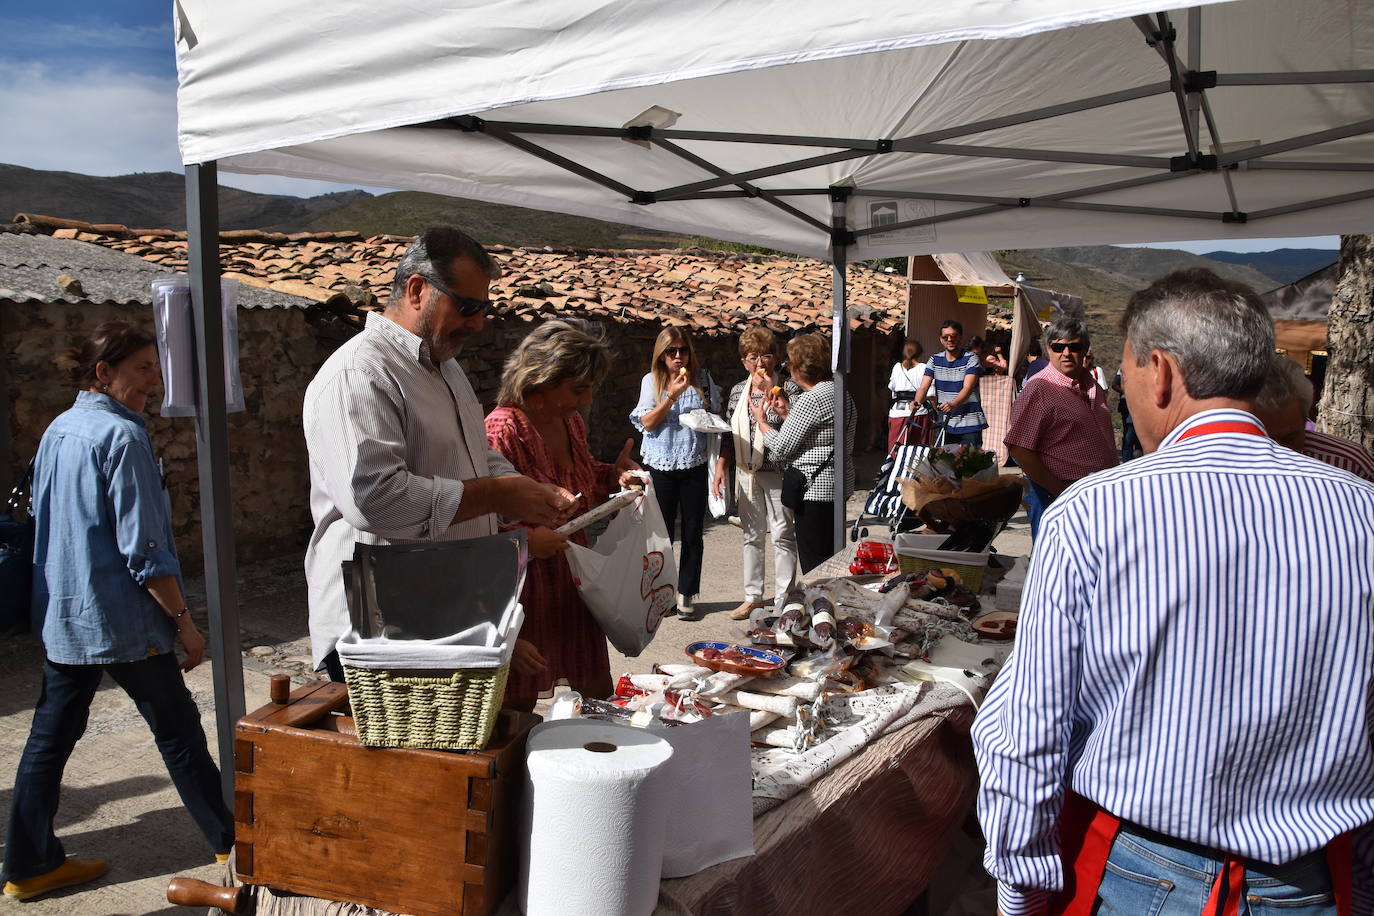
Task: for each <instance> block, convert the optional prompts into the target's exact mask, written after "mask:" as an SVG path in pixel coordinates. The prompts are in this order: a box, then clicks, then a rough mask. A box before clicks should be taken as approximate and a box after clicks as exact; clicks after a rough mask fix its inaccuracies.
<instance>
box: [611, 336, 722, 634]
mask: <svg viewBox="0 0 1374 916" xmlns="http://www.w3.org/2000/svg"><path fill="white" fill-rule="evenodd" d="M699 374H701V373H700V366H699V364H698V363H697V355H696V351H695V350H693V349H692V341H691V338H689V337H688V336H687V335H686V334H685V333H683V332H682V331H681V330H680V329H678V328H664V329H663V330H662V331H661V332H660V333H659V335H658V339H657V340H655V341H654V352H653V356H652V358H651V360H650V363H649V372H648V374H647V375H645V376H644V378H642V379H640V382H639V403H637V404H636V405H635V409H634V410H633V411H631V413H630V422H631V423H633V424H634V425H635V428H636V429H638V430H639V431H640V432H642V433H643V434H644V441H643V442H642V443H641V444H640V447H639V450H640V454H641V456H642V457H643V459H644V463H645V464H646V465H647V466H648V468H649V476H650V478H651V479H652V480H653V482H654V494H655V495H656V496H657V497H658V506H659V508H660V509H661V510H662V511H663V521H664V524H665V525H667V528H668V536H669V537H670V538H671V537H672V536H673V528H674V523H675V522H676V520H677V519H678V518H679V517H680V518H681V519H682V538H681V544H682V547H681V549H680V550H679V551H678V568H677V591H678V595H677V600H678V615H679V616H680V617H681V618H682V619H683V620H696V619H697V616H696V612H695V609H694V607H693V602H694V601H695V600H696V594H697V591H698V590H699V589H700V587H701V555H702V550H703V535H704V532H705V529H706V436H705V435H703V434H702V433H699V432H697V431H696V430H693V429H689V428H688V427H686V426H683V425H682V422H681V419H682V415H683V414H685V413H688V412H689V411H693V410H698V409H701V408H705V407H707V402H706V397H705V396H704V395H703V394H702V389H701V388H700V387H698V382H699V379H698V375H699Z"/></svg>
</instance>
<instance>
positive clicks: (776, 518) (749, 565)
mask: <svg viewBox="0 0 1374 916" xmlns="http://www.w3.org/2000/svg"><path fill="white" fill-rule="evenodd" d="M739 357H740V362H741V363H743V365H744V371H745V378H744V380H743V381H741V382H739V383H738V384H736V385H735V387H734V388H731V389H730V401H729V404H728V406H727V407H726V409H725V413H726V419H728V420H729V421H730V430H731V435H729V436H726V437H725V442H724V443H723V445H722V448H721V452H720V459H719V460H718V461H717V462H716V469H715V476H714V478H713V479H712V481H711V489H712V491H713V492H714V493H715V494H716V495H717V496H718V497H719V496H721V495H723V494H724V492H725V487H726V485H727V484H728V482H729V479H730V477H729V467H730V461H731V460H732V459H733V460H734V462H735V492H736V494H737V495H738V497H739V520H740V527H741V528H743V529H744V566H743V572H744V601H742V602H741V603H740V605H739V607H737V608H735V609H734V610H733V611H731V612H730V618H731V619H732V620H744V619H745V618H746V617H748V616H749V613H750V612H751V611H753V610H754V609H755V608H760V607H763V604H764V602H763V575H764V565H763V535H764V529H765V528H768V529H771V531H772V535H773V573H774V584H775V586H776V595H777V596H779V597H782V596H785V595H786V594H787V592H788V590H789V589H791V587H792V585H793V584H794V583H795V581H796V578H797V532H796V529H795V527H794V522H793V518H792V510H791V509H788V508H787V507H786V506H784V505H783V504H782V473H783V470H784V468H785V465H783V464H780V463H778V461H777V460H776V459H774V458H773V457H772V456H771V455H769V454H768V453H767V449H765V448H764V444H763V431H762V430H760V429H759V426H758V424H757V423H755V422H754V417H753V414H752V413H751V408H752V407H753V406H754V405H755V404H760V403H762V402H763V401H764V400H766V399H768V398H769V397H770V396H771V395H772V394H773V390H774V389H775V388H776V389H778V393H779V394H781V393H783V392H784V391H785V392H786V393H787V395H788V396H789V397H792V396H795V395H798V394H800V393H801V388H799V387H797V384H796V383H795V382H793V381H791V380H790V379H789V380H787V381H786V382H785V383H784V382H783V380H782V376H781V374H780V373H779V371H778V343H777V340H776V338H774V337H773V332H772V331H770V330H768V329H767V328H765V327H763V326H761V325H757V326H755V327H752V328H749V329H748V330H746V331H745V332H744V333H743V334H741V335H740V338H739ZM767 416H768V420H769V422H771V423H773V424H774V425H777V424H781V423H782V418H781V417H780V416H778V414H777V413H776V412H772V413H769V414H767Z"/></svg>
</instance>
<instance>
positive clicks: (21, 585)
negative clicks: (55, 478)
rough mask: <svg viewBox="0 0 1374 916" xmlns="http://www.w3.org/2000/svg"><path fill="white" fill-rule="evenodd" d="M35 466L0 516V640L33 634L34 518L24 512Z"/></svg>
mask: <svg viewBox="0 0 1374 916" xmlns="http://www.w3.org/2000/svg"><path fill="white" fill-rule="evenodd" d="M32 479H33V462H32V461H30V462H29V466H28V468H27V469H26V470H25V471H24V476H23V478H21V479H20V481H19V485H18V486H16V487H15V488H14V492H12V493H11V494H10V498H9V501H8V502H6V503H5V512H4V514H3V515H0V636H10V635H12V634H14V633H27V632H28V631H29V604H30V602H31V600H32V598H33V516H32V515H30V514H29V513H28V512H27V511H25V510H24V509H23V504H24V501H25V497H26V495H27V493H28V489H29V482H30V481H31V480H32Z"/></svg>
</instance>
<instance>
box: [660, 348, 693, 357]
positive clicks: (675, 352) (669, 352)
mask: <svg viewBox="0 0 1374 916" xmlns="http://www.w3.org/2000/svg"><path fill="white" fill-rule="evenodd" d="M663 355H664V356H686V355H687V348H686V347H664V348H663Z"/></svg>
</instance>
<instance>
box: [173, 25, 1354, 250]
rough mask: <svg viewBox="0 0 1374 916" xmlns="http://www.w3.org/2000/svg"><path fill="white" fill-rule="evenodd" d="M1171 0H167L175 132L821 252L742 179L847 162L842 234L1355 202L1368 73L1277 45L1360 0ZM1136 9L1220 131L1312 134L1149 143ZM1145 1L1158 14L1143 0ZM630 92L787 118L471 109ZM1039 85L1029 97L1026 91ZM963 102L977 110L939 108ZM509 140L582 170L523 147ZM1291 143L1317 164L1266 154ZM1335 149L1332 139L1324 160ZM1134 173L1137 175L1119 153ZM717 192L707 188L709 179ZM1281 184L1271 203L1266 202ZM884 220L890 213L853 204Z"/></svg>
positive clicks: (1190, 233)
mask: <svg viewBox="0 0 1374 916" xmlns="http://www.w3.org/2000/svg"><path fill="white" fill-rule="evenodd" d="M1183 6H1184V3H1180V2H1170V0H1155V2H1152V3H1146V2H1140V0H1131V2H1128V0H1117V2H1110V0H1095V2H1094V0H982V2H979V3H947V4H913V3H892V4H885V5H882V6H877V5H863V6H858V7H856V6H853V5H845V4H838V3H834V2H833V0H767V2H765V0H754V2H744V0H737V2H733V3H721V2H719V0H675V2H673V3H643V2H640V3H635V2H630V0H618V2H612V0H557V2H553V0H518V2H509V0H507V2H495V3H492V2H482V3H475V2H474V3H465V4H427V3H415V2H390V3H375V2H358V0H334V2H331V3H323V4H321V3H312V4H308V5H307V4H304V3H300V2H283V0H271V2H268V0H236V2H234V3H219V2H213V0H177V20H178V40H177V55H178V57H177V61H178V74H179V82H180V90H179V94H178V104H179V113H180V129H179V132H180V142H181V149H182V157H183V160H184V161H185V162H188V163H194V162H208V161H211V160H218V161H219V162H220V166H221V167H222V168H224V169H227V170H230V171H239V172H268V173H273V174H281V175H293V176H299V177H304V178H321V179H331V180H335V181H345V182H354V183H358V184H364V185H378V186H388V187H398V188H411V189H416V190H425V191H435V192H440V193H445V194H451V195H455V196H460V197H469V198H477V199H482V200H489V201H495V202H499V203H507V204H517V205H520V206H526V207H533V208H538V209H546V210H554V211H561V212H566V213H575V214H579V215H583V216H590V217H596V218H601V219H607V220H615V221H620V222H627V223H634V224H638V225H644V226H650V227H656V228H661V229H668V230H675V231H679V232H685V233H692V234H701V235H706V236H711V237H716V238H725V239H734V240H739V241H744V242H750V243H754V244H759V245H765V246H768V247H772V248H778V249H784V250H789V251H796V252H800V253H805V254H810V255H816V256H820V257H825V256H826V255H827V252H828V249H829V245H830V237H829V234H828V232H827V231H826V229H825V227H828V226H829V225H830V218H831V203H830V201H829V199H828V198H827V197H826V196H824V195H823V194H815V193H813V194H811V195H799V196H793V195H788V196H784V197H781V198H778V199H779V200H781V201H782V202H784V203H785V204H786V205H787V206H789V207H792V208H795V210H796V211H799V212H800V213H802V214H804V215H805V216H807V217H810V218H811V219H812V220H813V222H807V221H803V220H802V219H799V218H797V216H796V215H795V213H789V212H787V211H785V210H784V209H782V208H779V207H776V206H774V205H772V204H770V203H769V202H768V201H767V200H764V199H759V198H758V197H751V196H745V195H746V193H748V194H753V193H754V189H758V190H762V191H764V192H766V193H768V192H776V191H785V190H789V189H802V190H810V191H823V190H824V189H826V188H829V187H831V186H847V187H851V188H854V189H855V191H854V193H853V195H852V196H851V197H849V199H848V201H847V202H846V203H845V205H844V212H845V217H846V222H847V225H848V227H849V228H851V229H853V230H856V231H858V233H859V237H858V238H857V239H856V240H855V244H852V245H850V246H849V250H848V256H849V258H850V259H851V260H852V259H861V258H870V257H882V256H890V255H904V254H920V253H933V252H943V251H960V250H969V251H976V250H986V249H990V248H1009V247H1034V248H1043V247H1051V246H1055V245H1066V244H1080V243H1086V242H1093V243H1097V244H1103V243H1110V242H1123V241H1151V240H1168V239H1175V240H1177V239H1185V238H1207V239H1222V238H1227V237H1237V238H1241V237H1255V236H1301V235H1317V234H1332V233H1338V232H1356V231H1368V230H1369V228H1370V225H1371V223H1374V204H1371V199H1370V197H1369V196H1363V197H1361V196H1359V195H1360V194H1361V193H1362V192H1367V191H1369V190H1370V189H1371V188H1374V174H1371V173H1370V172H1369V171H1361V170H1360V169H1359V168H1358V166H1360V165H1363V166H1364V167H1366V168H1367V167H1368V165H1369V164H1370V163H1371V162H1374V138H1371V135H1370V134H1368V133H1363V132H1362V131H1368V130H1370V129H1374V89H1371V83H1370V82H1369V79H1370V77H1369V74H1368V73H1364V74H1363V75H1360V74H1356V76H1355V79H1354V80H1353V81H1351V80H1350V79H1349V77H1348V74H1347V77H1346V81H1337V80H1332V79H1329V78H1328V79H1321V80H1319V81H1316V82H1299V83H1297V84H1282V83H1283V76H1282V75H1284V74H1291V73H1294V72H1307V71H1337V70H1340V71H1353V70H1360V69H1363V70H1366V71H1369V70H1374V4H1369V3H1354V2H1349V0H1304V2H1302V3H1295V2H1292V0H1235V2H1222V3H1210V4H1208V5H1206V6H1204V7H1202V8H1201V9H1199V10H1197V11H1196V12H1195V13H1194V12H1190V11H1187V10H1184V9H1181V8H1182V7H1183ZM1161 11H1164V12H1167V13H1168V17H1167V18H1168V24H1169V25H1170V26H1172V27H1173V28H1174V29H1175V30H1176V38H1177V40H1176V41H1175V42H1174V43H1173V44H1172V45H1169V46H1168V50H1169V51H1170V52H1171V56H1172V57H1173V59H1175V60H1179V61H1182V64H1183V66H1184V68H1185V69H1186V68H1187V64H1188V61H1189V59H1190V56H1191V55H1192V53H1193V50H1192V46H1193V45H1194V44H1195V45H1196V49H1197V54H1198V57H1197V64H1198V68H1197V69H1199V70H1202V71H1217V72H1218V73H1219V74H1220V75H1221V80H1220V82H1221V84H1220V85H1218V86H1216V87H1215V88H1207V89H1206V90H1205V92H1204V93H1202V95H1205V97H1206V100H1207V103H1208V106H1209V107H1210V110H1211V111H1210V113H1211V120H1212V121H1213V122H1214V123H1215V126H1216V130H1217V136H1219V137H1220V138H1221V139H1222V141H1223V146H1222V148H1221V150H1220V151H1221V152H1222V153H1223V154H1227V153H1231V154H1235V153H1236V152H1237V151H1241V152H1242V153H1243V151H1244V150H1245V149H1247V148H1253V147H1254V146H1255V145H1256V144H1274V143H1279V142H1282V141H1289V140H1292V139H1293V138H1298V137H1303V136H1305V135H1309V134H1314V133H1316V132H1320V131H1330V132H1331V133H1330V134H1326V135H1323V137H1324V138H1325V139H1326V142H1323V143H1321V144H1320V145H1310V143H1302V142H1300V143H1299V144H1297V145H1296V147H1294V148H1291V149H1280V148H1277V147H1270V146H1266V147H1264V149H1263V150H1262V152H1263V153H1264V155H1263V158H1262V159H1261V160H1259V161H1258V162H1256V163H1250V162H1248V161H1247V162H1239V163H1230V164H1237V165H1238V167H1237V168H1235V169H1229V170H1228V169H1225V168H1223V169H1222V170H1220V171H1201V172H1191V173H1190V172H1179V173H1173V172H1170V171H1169V168H1168V161H1169V159H1170V158H1172V157H1179V156H1183V155H1184V154H1186V153H1187V152H1188V149H1187V144H1186V141H1185V132H1184V126H1183V125H1184V123H1185V121H1188V120H1191V118H1192V115H1189V116H1187V117H1186V118H1185V117H1184V116H1181V114H1180V104H1179V101H1178V100H1177V99H1176V97H1175V96H1174V95H1173V94H1172V93H1171V92H1169V91H1168V85H1169V80H1170V71H1169V67H1168V66H1167V65H1166V62H1165V60H1164V57H1163V56H1161V54H1160V53H1158V51H1157V50H1156V48H1155V47H1151V46H1150V45H1149V44H1147V42H1146V39H1145V35H1144V34H1143V33H1142V31H1141V29H1140V28H1139V27H1138V25H1137V23H1136V22H1134V21H1132V20H1131V19H1130V18H1124V17H1130V16H1133V15H1137V14H1156V13H1159V12H1161ZM1148 23H1149V24H1152V25H1151V27H1152V28H1153V27H1154V25H1153V24H1158V23H1159V20H1158V19H1157V18H1155V17H1154V16H1153V15H1151V16H1150V18H1149V20H1148ZM1194 39H1196V41H1195V42H1194ZM1160 46H1161V47H1163V45H1160ZM1243 74H1278V75H1279V76H1266V77H1264V78H1262V79H1259V80H1256V79H1253V78H1244V77H1240V76H1238V75H1243ZM1276 82H1277V83H1279V84H1276ZM1289 82H1290V83H1291V82H1292V81H1291V80H1290V81H1289ZM1238 83H1240V84H1238ZM1256 83H1259V84H1256ZM1111 93H1121V95H1120V96H1117V97H1115V98H1117V99H1119V100H1118V101H1115V102H1114V103H1113V104H1109V105H1105V106H1103V107H1090V108H1086V109H1084V110H1075V111H1068V110H1067V109H1076V108H1078V107H1079V106H1078V105H1076V104H1074V103H1078V102H1081V101H1083V100H1088V99H1093V98H1097V99H1098V100H1099V101H1101V98H1100V97H1102V96H1105V95H1107V94H1111ZM1198 97H1199V94H1198V93H1192V94H1189V95H1188V99H1189V100H1191V101H1192V102H1196V101H1197V100H1198ZM655 106H658V107H659V108H661V109H666V110H667V111H668V112H675V113H677V115H678V117H677V118H676V121H675V122H674V123H672V124H669V125H666V126H668V127H669V128H670V130H672V131H678V132H681V131H693V132H703V131H707V132H730V133H748V134H754V135H758V134H768V135H785V136H786V137H787V138H788V139H789V141H790V142H789V143H788V144H787V145H775V144H773V143H763V142H752V140H756V139H758V138H757V137H754V138H751V142H741V141H740V138H736V139H732V140H731V141H730V142H721V141H715V140H705V139H701V138H700V137H699V136H698V137H696V138H690V137H687V136H685V135H683V134H681V133H675V134H672V133H670V134H668V135H664V134H662V133H659V134H656V135H655V139H656V140H657V139H661V138H662V137H664V136H667V137H669V138H670V139H671V142H672V143H673V144H676V146H677V147H678V148H679V149H681V150H682V151H683V152H685V153H686V154H687V155H686V156H685V157H684V156H680V155H677V154H676V153H675V152H674V150H673V149H671V148H668V147H665V146H663V145H661V144H658V143H655V144H650V143H644V142H628V141H627V140H625V139H623V138H621V137H619V136H588V135H579V136H570V135H566V134H562V135H554V134H550V133H547V132H533V133H531V132H522V130H521V129H519V128H516V129H515V133H514V137H515V139H514V141H513V142H514V143H515V144H519V143H524V144H525V146H524V147H523V148H521V147H518V146H517V145H513V144H512V142H505V141H503V140H502V139H501V136H500V135H501V132H502V128H500V127H499V125H501V124H506V123H509V122H523V123H526V124H529V123H534V124H543V125H578V126H586V127H591V128H602V129H605V128H610V129H620V128H622V127H624V126H626V125H627V124H629V123H630V122H632V121H635V119H636V118H637V116H639V115H640V114H641V113H643V112H646V111H648V110H650V109H652V108H654V107H655ZM1054 106H1061V107H1059V108H1053V107H1054ZM1044 109H1053V110H1052V112H1050V114H1052V116H1047V117H1043V118H1039V119H1032V120H1027V119H1026V116H1027V114H1028V113H1032V112H1041V113H1045V112H1044V111H1043V110H1044ZM456 115H480V117H481V118H482V119H483V120H484V121H485V122H486V127H487V129H486V130H477V131H471V132H465V131H463V130H459V129H456V128H454V127H452V126H444V127H420V126H407V125H423V124H426V123H430V122H435V121H438V120H439V119H443V118H448V117H452V116H456ZM989 119H1003V121H1002V122H1001V123H1000V124H997V123H994V124H987V123H985V122H987V121H988V120H989ZM1198 119H1199V121H1200V122H1201V123H1202V128H1201V130H1200V131H1199V133H1200V135H1201V140H1200V143H1199V152H1200V153H1201V154H1203V155H1208V154H1212V153H1215V152H1217V150H1216V149H1214V148H1213V147H1212V145H1211V138H1210V136H1209V134H1208V131H1207V126H1206V123H1207V121H1208V120H1209V119H1208V118H1207V117H1206V113H1199V114H1198ZM650 120H652V119H650ZM670 120H671V119H670ZM1366 122H1370V123H1366ZM636 123H639V122H636ZM658 123H660V124H662V123H663V122H661V121H660V122H658ZM974 124H977V125H980V126H979V128H978V129H976V130H972V131H970V130H969V129H967V128H968V126H969V125H974ZM466 126H469V127H472V126H478V127H481V126H483V125H480V124H478V125H474V124H473V123H471V122H467V124H466ZM493 128H495V129H493ZM961 128H962V129H961ZM941 132H943V133H941ZM801 138H820V139H810V140H807V139H801ZM904 138H905V140H906V143H905V144H903V143H902V142H901V141H902V140H903V139H904ZM880 140H882V141H886V140H897V141H898V144H897V149H896V150H895V151H893V152H888V153H878V152H875V151H874V150H875V149H876V146H875V144H876V141H880ZM528 144H535V145H537V146H538V147H540V148H542V149H543V150H546V151H549V152H550V153H552V154H554V155H555V156H561V157H564V158H565V160H566V161H567V162H572V163H577V164H580V165H581V166H583V167H585V168H588V169H592V170H594V171H595V172H596V173H598V174H599V175H601V176H605V178H606V179H608V181H609V183H610V185H611V186H607V184H605V183H598V182H597V181H595V180H591V179H589V177H587V176H586V175H585V174H583V175H579V174H574V173H573V172H572V171H569V170H568V169H567V168H564V167H562V166H560V165H559V164H555V163H553V162H550V161H546V158H540V157H539V156H536V155H532V154H531V152H530V150H529V146H528ZM1289 145H1290V146H1291V144H1289ZM1028 151H1029V152H1028ZM839 154H848V155H849V156H850V158H844V159H837V158H836V157H837V155H839ZM825 156H830V157H831V159H832V160H835V161H821V162H817V163H814V164H812V165H810V166H809V167H807V168H803V169H800V170H796V171H789V172H786V173H782V174H776V175H759V176H756V177H754V178H752V180H751V183H750V185H749V189H748V190H747V191H742V190H741V189H740V187H739V185H737V184H736V183H734V182H731V181H724V182H723V183H720V184H719V185H717V186H714V187H711V188H704V189H699V190H700V191H703V192H704V193H705V194H706V195H707V196H706V197H704V198H698V199H690V200H683V199H677V200H666V199H657V202H655V203H651V204H643V203H640V204H637V203H632V202H630V197H631V193H633V192H660V193H661V192H663V191H665V190H666V189H670V188H677V187H679V186H682V185H687V184H692V183H695V182H700V181H703V180H710V179H713V178H715V177H716V175H715V174H714V173H713V172H712V171H711V168H712V167H713V168H715V169H719V170H725V171H727V172H729V173H731V174H735V175H738V174H739V173H742V172H748V171H752V170H758V169H765V168H768V167H771V166H775V165H777V164H779V163H784V162H788V161H792V160H801V159H805V158H808V157H825ZM692 157H698V158H696V159H695V160H694V159H693V158H692ZM1224 159H1225V157H1224V155H1223V160H1224ZM1305 163H1315V165H1316V166H1317V167H1315V168H1296V169H1295V168H1291V167H1282V168H1281V167H1280V166H1293V165H1294V164H1297V165H1299V166H1301V165H1302V164H1305ZM1345 163H1354V164H1356V167H1355V168H1350V169H1339V168H1336V169H1333V168H1332V166H1337V165H1340V164H1345ZM708 164H709V165H708ZM1227 164H1228V163H1227V162H1226V161H1223V162H1222V163H1221V165H1223V166H1225V165H1227ZM1257 166H1258V167H1257ZM1264 166H1267V167H1264ZM1227 178H1229V180H1230V184H1231V188H1230V189H1229V190H1228V187H1227ZM1149 179H1159V180H1156V181H1153V182H1152V183H1146V184H1140V183H1139V182H1141V181H1143V180H1149ZM1122 182H1124V183H1126V186H1122V187H1119V188H1117V189H1114V190H1099V191H1096V192H1094V193H1090V194H1083V193H1082V191H1083V190H1084V189H1087V188H1101V187H1102V186H1104V185H1108V184H1113V183H1122ZM1075 192H1078V193H1075ZM688 193H690V192H688ZM728 193H733V194H734V195H736V196H721V195H722V194H728ZM1231 193H1234V197H1235V204H1234V205H1233V204H1232V203H1231V197H1230V195H1231ZM1351 195H1353V196H1354V199H1352V198H1351ZM1342 196H1345V197H1346V199H1344V200H1343V201H1342V200H1338V201H1336V202H1331V203H1327V204H1325V205H1321V206H1317V207H1315V208H1310V204H1311V202H1313V201H1317V200H1321V199H1326V198H1340V197H1342ZM1057 198H1058V199H1057ZM641 199H646V198H641ZM1103 205H1105V206H1106V209H1103ZM1118 207H1125V208H1128V209H1126V210H1120V209H1115V208H1118ZM1288 207H1297V208H1298V209H1295V210H1293V211H1292V212H1284V211H1283V208H1288ZM1304 207H1307V208H1305V209H1304ZM1232 210H1235V211H1237V212H1241V213H1244V214H1246V215H1247V218H1248V221H1245V222H1227V223H1223V222H1222V221H1221V219H1220V214H1221V213H1223V212H1228V211H1232ZM1276 210H1277V211H1279V212H1275V211H1276ZM984 211H986V212H984ZM961 212H962V213H964V216H962V217H959V214H960V213H961ZM970 213H977V214H978V215H969V214H970ZM955 217H958V218H955ZM894 223H896V224H906V225H899V226H898V228H895V229H892V230H889V231H886V232H882V231H879V232H876V233H869V234H865V233H864V230H867V229H869V228H870V227H875V228H878V229H881V227H882V226H884V225H893V224H894ZM818 224H824V225H818Z"/></svg>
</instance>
